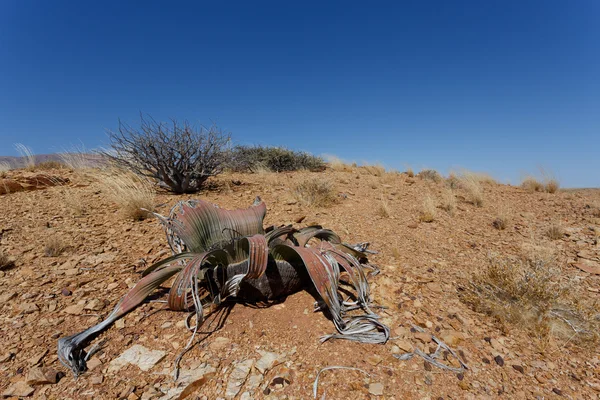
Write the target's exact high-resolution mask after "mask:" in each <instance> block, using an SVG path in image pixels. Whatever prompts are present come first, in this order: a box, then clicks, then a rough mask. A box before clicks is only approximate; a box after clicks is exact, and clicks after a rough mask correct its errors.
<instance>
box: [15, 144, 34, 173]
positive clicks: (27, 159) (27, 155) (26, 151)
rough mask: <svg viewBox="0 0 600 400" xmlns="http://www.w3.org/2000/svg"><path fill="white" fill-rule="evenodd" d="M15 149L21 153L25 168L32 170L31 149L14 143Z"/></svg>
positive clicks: (32, 158)
mask: <svg viewBox="0 0 600 400" xmlns="http://www.w3.org/2000/svg"><path fill="white" fill-rule="evenodd" d="M15 149H17V151H18V152H19V154H21V157H23V161H24V163H25V165H24V167H25V169H27V170H30V171H33V170H34V169H35V156H34V155H33V151H32V150H31V149H30V148H29V147H27V146H25V145H24V144H22V143H17V144H15Z"/></svg>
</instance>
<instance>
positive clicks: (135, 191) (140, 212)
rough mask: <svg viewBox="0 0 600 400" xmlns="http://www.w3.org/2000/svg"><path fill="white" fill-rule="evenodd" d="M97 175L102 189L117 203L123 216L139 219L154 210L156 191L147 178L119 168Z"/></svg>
mask: <svg viewBox="0 0 600 400" xmlns="http://www.w3.org/2000/svg"><path fill="white" fill-rule="evenodd" d="M97 177H98V179H99V182H100V185H101V187H102V189H103V191H105V192H106V193H107V194H108V196H109V197H110V199H111V200H112V201H114V202H115V203H117V205H118V206H119V208H120V209H121V212H122V214H123V215H124V216H125V218H129V219H132V220H134V221H140V220H143V219H145V218H146V217H148V211H153V210H154V199H155V196H156V193H155V191H154V186H153V184H152V182H150V181H149V180H148V179H146V178H144V177H139V176H137V175H135V174H133V173H131V172H125V171H120V170H112V171H110V172H104V173H99V174H98V175H97ZM144 209H145V210H148V211H145V210H144Z"/></svg>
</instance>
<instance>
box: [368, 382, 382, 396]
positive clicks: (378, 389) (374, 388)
mask: <svg viewBox="0 0 600 400" xmlns="http://www.w3.org/2000/svg"><path fill="white" fill-rule="evenodd" d="M369 393H371V394H372V395H373V396H383V383H379V382H377V383H371V384H369Z"/></svg>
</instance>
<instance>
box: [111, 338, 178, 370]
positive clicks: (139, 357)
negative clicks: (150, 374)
mask: <svg viewBox="0 0 600 400" xmlns="http://www.w3.org/2000/svg"><path fill="white" fill-rule="evenodd" d="M166 355H167V353H166V352H164V351H162V350H150V349H147V348H146V347H144V346H142V345H139V344H136V345H133V346H131V347H130V348H128V349H127V350H125V351H124V352H123V353H122V354H121V355H120V356H119V357H118V358H115V359H114V360H112V361H111V362H110V364H109V366H108V371H109V372H115V371H118V370H120V369H121V368H123V367H124V366H125V365H127V364H134V365H137V366H138V367H139V368H140V369H141V370H142V371H148V370H150V369H151V368H152V367H154V366H155V365H156V364H158V363H159V362H160V360H162V359H163V358H164V357H165V356H166Z"/></svg>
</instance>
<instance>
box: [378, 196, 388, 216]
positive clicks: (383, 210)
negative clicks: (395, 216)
mask: <svg viewBox="0 0 600 400" xmlns="http://www.w3.org/2000/svg"><path fill="white" fill-rule="evenodd" d="M376 214H377V215H378V216H380V217H382V218H389V217H390V216H391V215H392V212H391V210H390V206H389V204H388V202H387V200H386V199H385V198H384V197H383V196H382V197H381V202H380V203H379V206H378V207H377V210H376Z"/></svg>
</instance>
